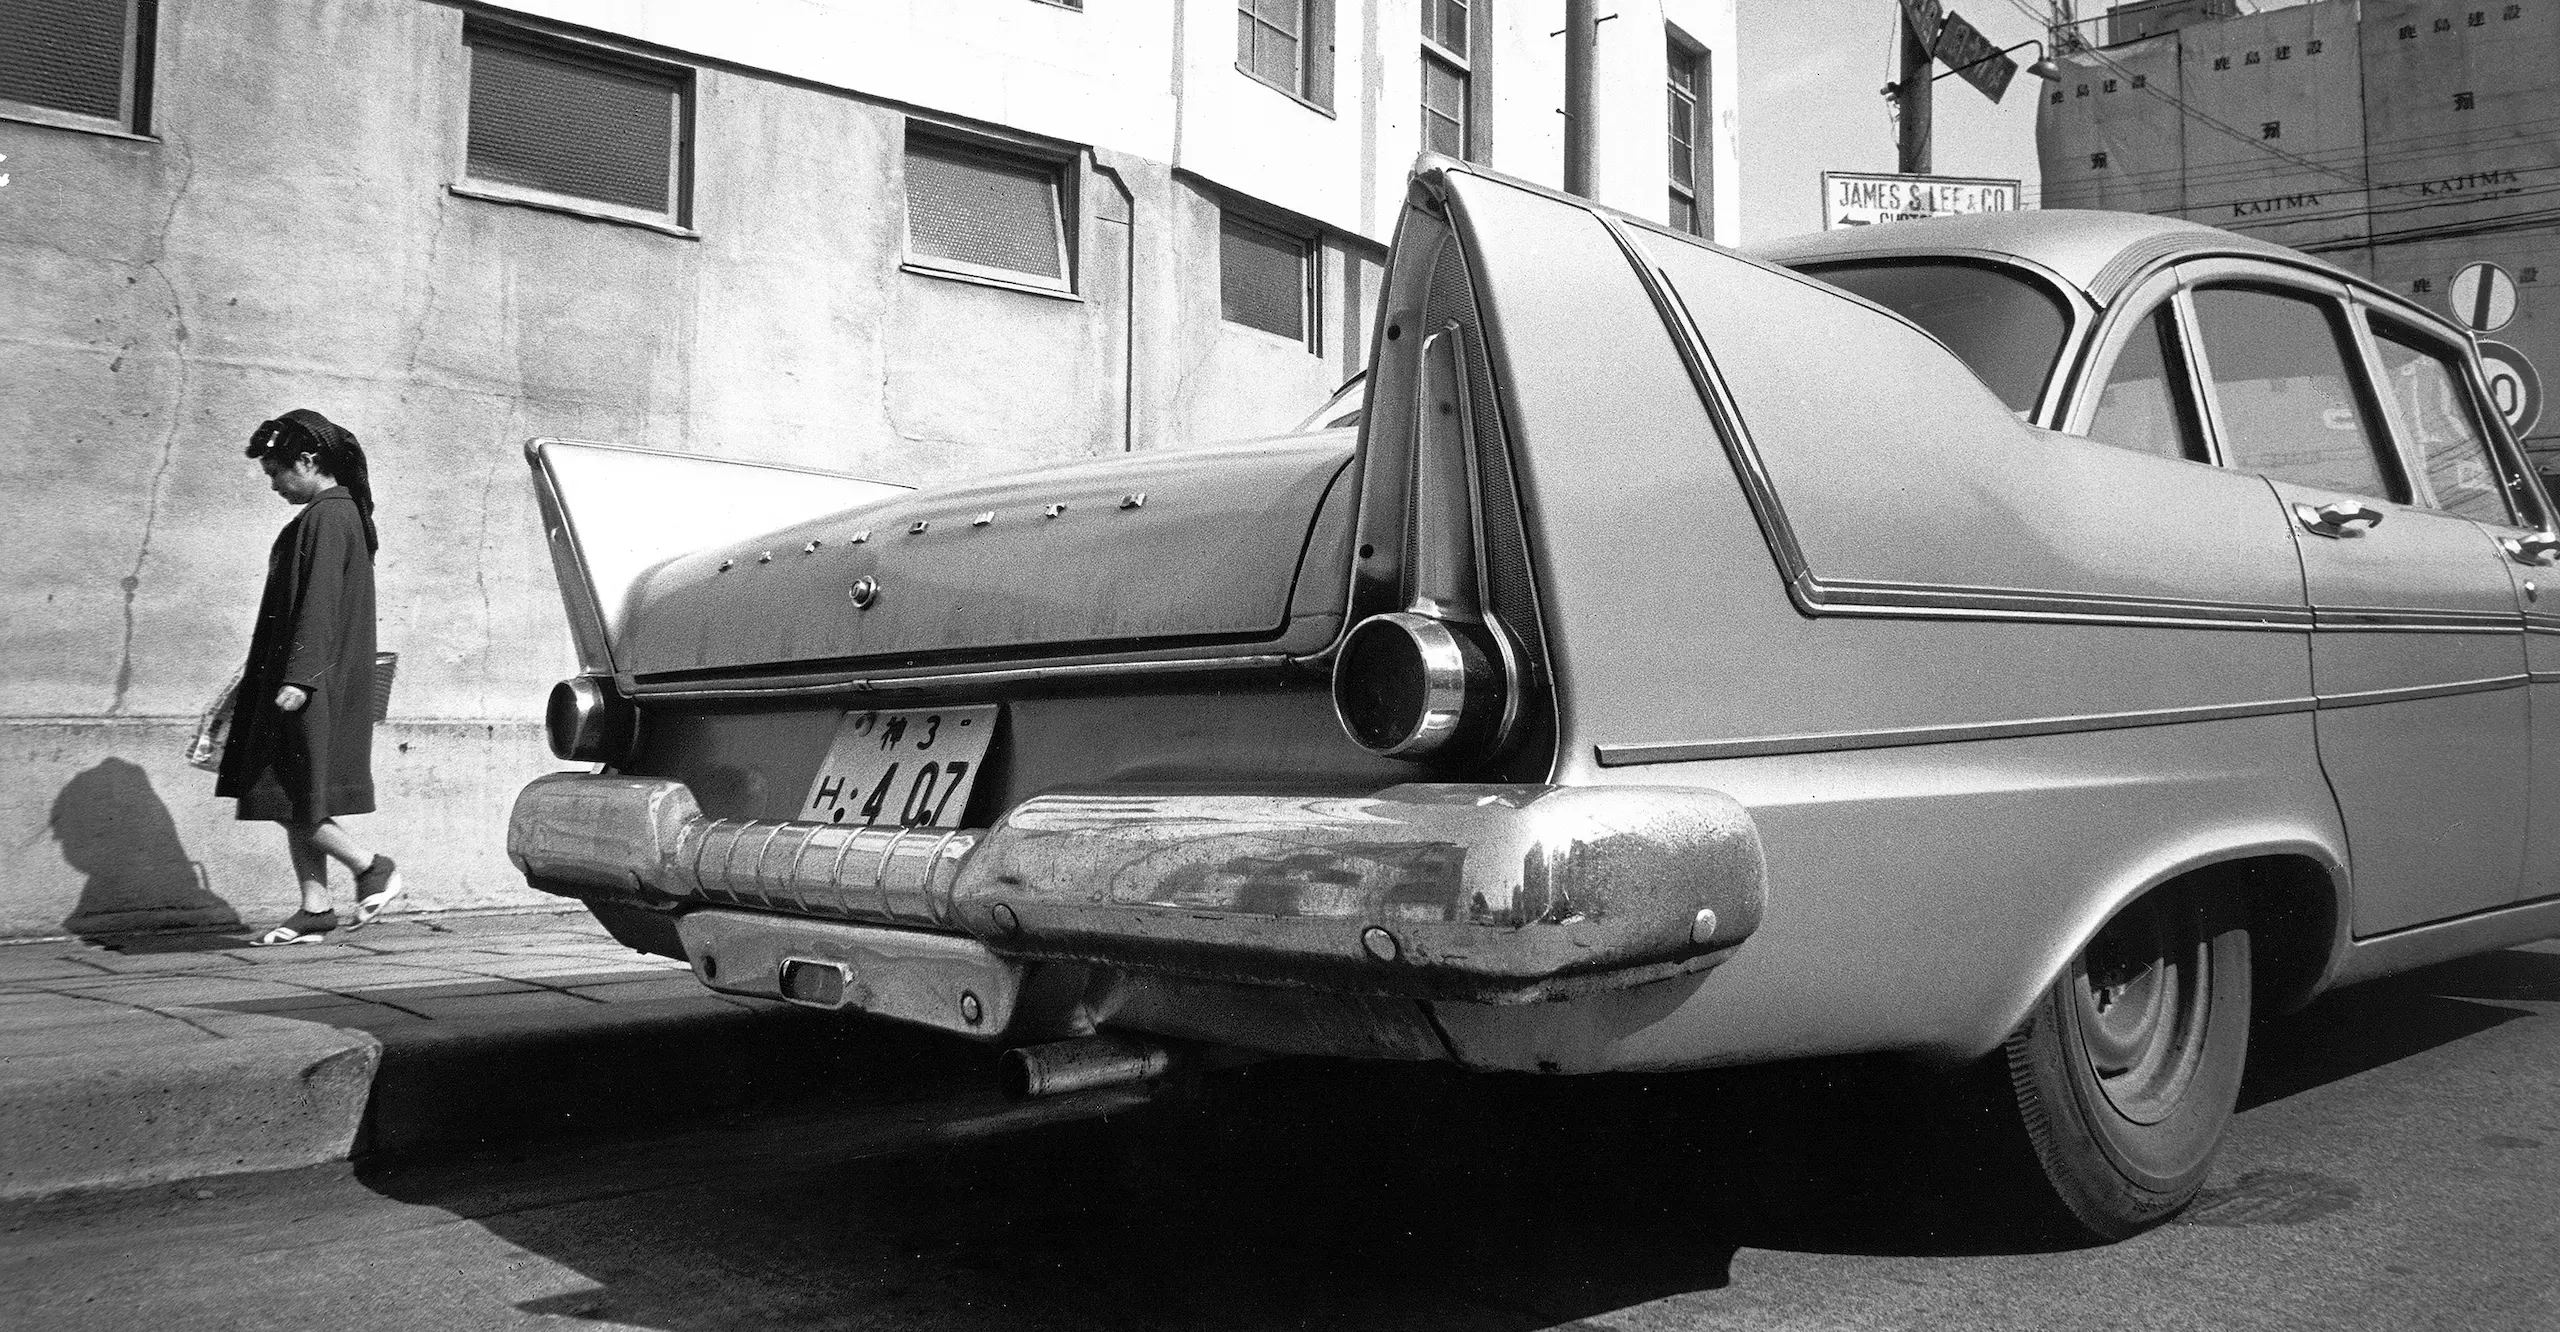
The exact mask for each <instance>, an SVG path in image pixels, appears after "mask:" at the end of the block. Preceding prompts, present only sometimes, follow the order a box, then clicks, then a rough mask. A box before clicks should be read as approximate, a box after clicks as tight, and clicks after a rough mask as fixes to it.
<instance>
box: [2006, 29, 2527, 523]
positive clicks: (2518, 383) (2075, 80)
mask: <svg viewBox="0 0 2560 1332" xmlns="http://www.w3.org/2000/svg"><path fill="white" fill-rule="evenodd" d="M2132 8H2133V7H2130V6H2118V7H2117V8H2116V10H2115V11H2114V12H2113V13H2112V14H2110V15H2107V16H2105V19H2104V20H2103V21H2105V22H2108V23H2109V24H2111V25H2113V26H2114V28H2115V31H2118V32H2125V33H2141V32H2146V31H2149V32H2152V33H2153V35H2149V36H2142V37H2138V38H2137V39H2136V40H2132V41H2128V42H2125V43H2123V44H2118V45H2109V46H2102V47H2101V46H2090V47H2087V48H2086V49H2081V50H2078V51H2069V50H2068V49H2067V48H2068V46H2069V41H2068V39H2067V38H2066V39H2065V40H2064V41H2062V42H2060V43H2058V44H2059V45H2063V46H2065V47H2066V53H2065V54H2064V55H2063V56H2062V57H2061V59H2062V63H2063V65H2064V78H2063V80H2062V82H2061V83H2059V84H2056V85H2054V86H2053V87H2052V88H2050V89H2049V90H2048V91H2047V93H2046V98H2045V101H2044V103H2043V104H2042V105H2041V107H2040V108H2039V110H2040V112H2041V113H2042V114H2041V115H2040V117H2039V119H2038V121H2037V124H2036V131H2037V147H2038V155H2039V157H2040V158H2041V159H2042V166H2043V174H2044V205H2045V206H2046V207H2048V208H2117V209H2126V210H2130V211H2134V212H2147V213H2161V214H2166V215H2170V216H2175V217H2185V218H2190V219H2192V220H2194V221H2198V222H2204V223H2208V224H2210V225H2213V226H2217V227H2225V228H2228V229H2230V230H2233V231H2240V232H2245V233H2247V234H2250V235H2253V236H2258V237H2261V238H2263V239H2266V240H2270V241H2275V242H2277V243H2279V244H2283V245H2291V246H2294V247H2296V248H2299V249H2303V250H2307V251H2309V252H2311V253H2313V254H2317V255H2320V256H2321V257H2323V258H2325V259H2328V260H2329V261H2331V262H2333V263H2336V264H2338V265H2340V266H2341V267H2344V268H2347V269H2350V270H2353V271H2355V272H2357V273H2360V274H2362V275H2364V276H2366V277H2369V278H2372V279H2373V280H2375V281H2377V282H2380V283H2382V284H2383V285H2385V286H2388V287H2391V288H2393V289H2394V290H2397V291H2400V292H2403V293H2406V294H2407V295H2409V296H2411V297H2413V298H2415V299H2416V300H2418V301H2420V302H2422V303H2424V304H2427V305H2431V306H2433V307H2434V308H2436V309H2438V310H2441V311H2443V312H2445V313H2447V314H2449V315H2451V316H2453V317H2454V318H2455V319H2457V320H2459V321H2461V322H2462V323H2464V324H2466V325H2468V326H2469V327H2471V328H2472V329H2473V330H2474V331H2475V332H2476V333H2477V334H2478V336H2479V337H2480V339H2481V350H2482V353H2483V360H2484V364H2485V365H2486V366H2487V368H2488V371H2489V375H2490V383H2489V388H2490V391H2491V393H2492V394H2493V395H2494V396H2495V397H2496V398H2497V400H2498V403H2499V406H2500V408H2501V409H2502V410H2503V411H2504V412H2505V413H2506V416H2507V419H2508V423H2509V424H2510V425H2511V426H2513V427H2514V428H2515V430H2516V433H2517V435H2518V436H2519V437H2520V438H2522V439H2523V440H2524V442H2525V446H2526V448H2527V450H2528V451H2529V452H2531V453H2532V454H2533V455H2534V458H2535V460H2536V465H2537V466H2538V467H2539V468H2540V469H2541V470H2542V471H2543V472H2544V473H2545V474H2546V476H2548V475H2551V474H2553V473H2555V472H2560V412H2552V411H2549V410H2546V409H2545V408H2544V407H2543V404H2542V383H2541V377H2542V375H2544V374H2545V373H2549V372H2551V371H2553V370H2555V369H2560V308H2555V306H2560V203H2555V198H2560V119H2555V117H2554V112H2553V109H2552V108H2553V106H2554V105H2555V102H2560V60H2555V57H2560V0H2316V2H2315V3H2308V4H2298V5H2294V6H2290V7H2287V8H2281V9H2277V8H2267V9H2265V12H2261V13H2255V14H2247V15H2240V16H2236V17H2220V18H2217V17H2215V16H2214V15H2213V13H2212V12H2211V11H2212V10H2214V9H2215V8H2216V6H2211V5H2203V4H2197V5H2191V6H2187V7H2185V8H2183V9H2179V8H2174V7H2161V6H2151V7H2145V8H2143V9H2142V11H2141V12H2140V13H2139V14H2137V15H2135V16H2134V17H2136V18H2138V19H2140V20H2142V22H2141V23H2139V24H2135V25H2130V26H2126V25H2115V24H2114V20H2115V19H2116V17H2117V16H2118V15H2123V14H2125V13H2126V12H2127V11H2128V10H2129V9H2132ZM2172 19H2175V20H2176V21H2177V22H2176V25H2175V26H2168V27H2165V28H2162V27H2160V25H2161V24H2163V23H2166V22H2168V21H2170V20H2172ZM2098 21H2101V20H2091V22H2092V23H2095V22H2098ZM2084 30H2086V31H2091V32H2094V31H2096V29H2095V28H2094V27H2086V28H2084ZM2093 40H2094V39H2093Z"/></svg>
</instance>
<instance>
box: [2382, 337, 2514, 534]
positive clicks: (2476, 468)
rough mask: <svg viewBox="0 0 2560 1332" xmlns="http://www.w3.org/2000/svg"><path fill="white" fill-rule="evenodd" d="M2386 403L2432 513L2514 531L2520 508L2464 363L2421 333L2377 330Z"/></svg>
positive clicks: (2384, 403) (2383, 392) (2393, 429)
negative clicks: (2512, 499)
mask: <svg viewBox="0 0 2560 1332" xmlns="http://www.w3.org/2000/svg"><path fill="white" fill-rule="evenodd" d="M2373 346H2374V350H2375V351H2376V352H2378V353H2379V354H2380V355H2381V359H2382V401H2383V405H2384V406H2385V407H2386V408H2387V409H2388V410H2389V412H2390V413H2391V426H2392V431H2393V433H2395V434H2397V435H2398V436H2399V437H2400V442H2401V444H2402V445H2403V446H2405V447H2406V448H2407V450H2408V451H2409V453H2410V454H2412V455H2414V456H2415V457H2416V459H2417V464H2418V474H2419V476H2420V477H2422V478H2423V484H2424V485H2425V488H2426V491H2427V497H2425V502H2426V503H2427V504H2428V505H2429V507H2431V508H2437V509H2442V510H2444V511H2445V512H2447V513H2455V514H2460V515H2461V516H2463V517H2465V518H2469V519H2473V520H2474V521H2477V522H2483V523H2500V524H2505V525H2509V526H2512V525H2514V523H2515V521H2516V512H2515V506H2514V505H2513V504H2511V503H2509V502H2508V499H2507V487H2506V485H2505V482H2504V480H2503V479H2502V478H2501V477H2500V476H2499V474H2498V466H2497V463H2496V460H2495V459H2494V458H2493V457H2492V455H2491V454H2490V452H2489V441H2488V437H2487V436H2486V435H2485V434H2483V433H2482V431H2481V429H2480V418H2479V416H2478V415H2477V414H2476V413H2475V412H2474V411H2473V410H2472V403H2471V395H2470V393H2469V392H2468V391H2467V390H2466V389H2465V388H2464V384H2463V376H2462V367H2461V363H2460V362H2459V361H2457V360H2456V359H2455V358H2454V356H2453V355H2452V354H2451V353H2449V352H2447V351H2446V350H2444V349H2443V348H2441V347H2439V346H2436V345H2434V344H2432V343H2431V342H2430V340H2428V339H2426V338H2423V337H2421V336H2419V335H2418V334H2416V333H2413V332H2410V331H2407V330H2404V329H2399V328H2394V327H2392V326H2390V325H2387V324H2379V323H2378V324H2376V325H2375V326H2374V329H2373Z"/></svg>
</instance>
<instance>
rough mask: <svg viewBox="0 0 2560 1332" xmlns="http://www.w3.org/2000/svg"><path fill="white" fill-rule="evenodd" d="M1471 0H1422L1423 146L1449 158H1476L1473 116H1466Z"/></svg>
mask: <svg viewBox="0 0 2560 1332" xmlns="http://www.w3.org/2000/svg"><path fill="white" fill-rule="evenodd" d="M1470 3H1472V0H1422V146H1423V148H1425V149H1426V150H1428V151H1430V152H1435V153H1447V154H1448V155H1449V156H1451V157H1472V156H1473V154H1472V153H1470V151H1469V150H1470V149H1471V148H1473V147H1474V136H1473V135H1472V134H1470V133H1469V130H1470V128H1471V125H1472V122H1473V120H1474V117H1472V116H1470V115H1468V114H1467V112H1468V109H1469V108H1468V105H1467V95H1468V92H1469V91H1470V90H1469V88H1468V86H1467V85H1468V84H1469V82H1470V81H1471V79H1470V75H1471V74H1472V73H1473V72H1474V71H1473V66H1472V62H1471V61H1470V60H1469V59H1468V56H1469V54H1470V48H1469V46H1468V38H1469V37H1470V36H1471V35H1472V30H1473V28H1474V26H1475V24H1474V18H1475V15H1473V14H1472V13H1470V12H1468V7H1469V5H1470Z"/></svg>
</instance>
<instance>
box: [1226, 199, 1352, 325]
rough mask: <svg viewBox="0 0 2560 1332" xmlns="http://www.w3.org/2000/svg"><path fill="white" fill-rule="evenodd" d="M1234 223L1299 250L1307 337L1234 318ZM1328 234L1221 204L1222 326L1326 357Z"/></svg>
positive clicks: (1300, 294) (1301, 313)
mask: <svg viewBox="0 0 2560 1332" xmlns="http://www.w3.org/2000/svg"><path fill="white" fill-rule="evenodd" d="M1230 222H1233V223H1236V224H1237V225H1239V226H1240V227H1242V228H1244V229H1246V230H1249V231H1259V232H1262V233H1264V234H1265V235H1268V236H1274V237H1277V238H1279V239H1282V240H1287V241H1291V242H1294V243H1296V244H1297V246H1298V247H1299V253H1300V255H1301V256H1303V258H1302V259H1301V267H1300V270H1299V273H1300V278H1299V283H1298V302H1299V303H1298V310H1299V317H1300V321H1301V326H1302V328H1303V329H1304V330H1305V331H1304V333H1303V334H1302V335H1301V336H1299V337H1296V338H1292V337H1290V336H1289V335H1288V334H1286V333H1274V332H1272V331H1271V330H1270V329H1267V328H1264V327H1262V326H1260V325H1258V324H1248V323H1245V322H1244V321H1243V320H1240V319H1234V318H1230V317H1229V316H1228V314H1227V309H1226V281H1227V224H1228V223H1230ZM1324 257H1325V243H1324V232H1323V231H1322V230H1321V229H1320V228H1314V229H1311V228H1308V227H1304V226H1292V225H1290V224H1289V223H1287V222H1284V221H1281V220H1279V219H1278V218H1275V217H1273V216H1272V215H1271V214H1269V213H1266V212H1262V211H1260V210H1257V209H1252V208H1240V207H1237V206H1236V205H1234V204H1232V203H1228V202H1226V201H1224V200H1220V201H1219V203H1218V322H1219V323H1221V324H1232V325H1234V326H1235V327H1237V328H1241V329H1245V330H1248V331H1250V332H1252V333H1256V334H1259V335H1261V336H1263V337H1266V338H1278V339H1281V340H1282V341H1285V342H1295V343H1297V344H1298V345H1299V346H1301V347H1303V348H1304V349H1305V350H1306V352H1307V354H1308V355H1310V356H1317V357H1321V356H1323V355H1324V296H1325V291H1324Z"/></svg>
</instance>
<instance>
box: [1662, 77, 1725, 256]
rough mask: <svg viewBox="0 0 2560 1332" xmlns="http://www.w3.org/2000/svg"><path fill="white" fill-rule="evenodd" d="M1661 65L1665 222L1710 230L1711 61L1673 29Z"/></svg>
mask: <svg viewBox="0 0 2560 1332" xmlns="http://www.w3.org/2000/svg"><path fill="white" fill-rule="evenodd" d="M1663 68H1664V71H1665V75H1664V81H1665V82H1666V83H1667V84H1668V85H1669V89H1668V92H1669V96H1670V101H1671V109H1670V138H1671V214H1670V221H1671V225H1672V226H1673V227H1674V228H1676V229H1678V230H1681V231H1685V232H1688V233H1689V234H1690V235H1692V236H1710V235H1713V234H1715V209H1716V184H1715V154H1714V151H1713V149H1712V148H1710V147H1709V145H1708V138H1707V127H1708V126H1710V125H1712V124H1714V123H1715V105H1716V99H1715V76H1714V73H1713V67H1712V66H1711V65H1710V63H1709V62H1708V60H1707V53H1706V51H1705V50H1704V49H1702V48H1700V47H1699V46H1698V45H1696V44H1695V43H1693V42H1689V41H1687V40H1684V39H1683V38H1682V37H1681V36H1680V34H1678V33H1677V32H1674V33H1672V34H1671V35H1670V41H1669V47H1668V56H1667V58H1666V60H1665V62H1664V66H1663Z"/></svg>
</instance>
